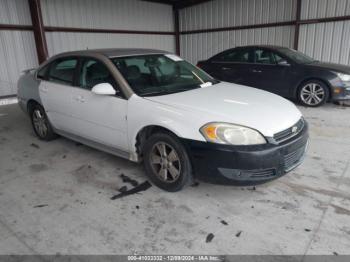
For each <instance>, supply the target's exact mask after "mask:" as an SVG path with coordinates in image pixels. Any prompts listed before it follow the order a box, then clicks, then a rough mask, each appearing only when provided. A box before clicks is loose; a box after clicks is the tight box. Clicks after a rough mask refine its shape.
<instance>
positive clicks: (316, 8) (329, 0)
mask: <svg viewBox="0 0 350 262" xmlns="http://www.w3.org/2000/svg"><path fill="white" fill-rule="evenodd" d="M345 15H350V0H303V1H302V8H301V18H302V19H313V18H324V17H335V16H345Z"/></svg>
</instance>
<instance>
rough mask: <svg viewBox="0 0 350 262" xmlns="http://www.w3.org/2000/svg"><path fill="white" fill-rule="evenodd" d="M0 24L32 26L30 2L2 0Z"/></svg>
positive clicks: (0, 3) (26, 0)
mask: <svg viewBox="0 0 350 262" xmlns="http://www.w3.org/2000/svg"><path fill="white" fill-rule="evenodd" d="M0 24H16V25H31V24H32V20H31V18H30V11H29V6H28V0H0Z"/></svg>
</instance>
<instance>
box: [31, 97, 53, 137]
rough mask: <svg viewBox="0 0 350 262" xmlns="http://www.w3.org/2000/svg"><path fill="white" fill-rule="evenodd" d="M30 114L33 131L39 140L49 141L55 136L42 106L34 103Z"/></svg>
mask: <svg viewBox="0 0 350 262" xmlns="http://www.w3.org/2000/svg"><path fill="white" fill-rule="evenodd" d="M30 116H31V120H32V125H33V129H34V132H35V134H36V135H37V136H38V137H39V138H40V139H41V140H46V141H50V140H53V139H55V138H56V137H57V135H56V134H55V132H54V131H53V128H52V126H51V124H50V122H49V119H48V118H47V115H46V113H45V110H44V108H43V107H42V106H40V105H39V104H36V105H34V106H33V107H32V108H31V110H30Z"/></svg>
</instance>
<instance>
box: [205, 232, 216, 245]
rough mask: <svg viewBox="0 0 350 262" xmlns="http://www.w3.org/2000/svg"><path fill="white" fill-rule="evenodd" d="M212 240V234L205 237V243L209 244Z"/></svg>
mask: <svg viewBox="0 0 350 262" xmlns="http://www.w3.org/2000/svg"><path fill="white" fill-rule="evenodd" d="M213 238H214V234H213V233H210V234H208V235H207V238H206V240H205V242H206V243H209V242H211V241H212V240H213Z"/></svg>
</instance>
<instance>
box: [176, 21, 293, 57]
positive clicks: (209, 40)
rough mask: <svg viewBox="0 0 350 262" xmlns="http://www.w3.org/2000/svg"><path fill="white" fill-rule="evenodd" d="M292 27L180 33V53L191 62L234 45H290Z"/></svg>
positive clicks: (291, 41)
mask: <svg viewBox="0 0 350 262" xmlns="http://www.w3.org/2000/svg"><path fill="white" fill-rule="evenodd" d="M293 41H294V27H293V26H280V27H270V28H259V29H246V30H235V31H225V32H215V33H200V34H188V35H181V55H182V57H184V58H185V59H187V60H189V61H190V62H192V63H197V62H198V61H200V60H203V59H208V58H210V57H211V56H213V55H215V54H217V53H219V52H221V51H223V50H226V49H229V48H233V47H236V46H244V45H255V44H268V45H280V46H287V47H292V46H293Z"/></svg>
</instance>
